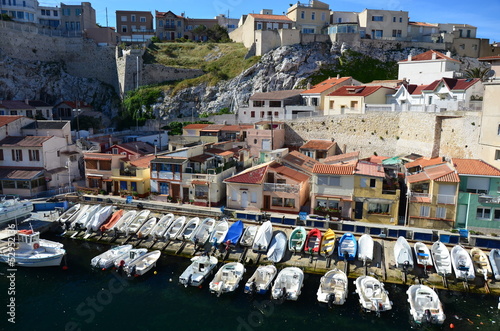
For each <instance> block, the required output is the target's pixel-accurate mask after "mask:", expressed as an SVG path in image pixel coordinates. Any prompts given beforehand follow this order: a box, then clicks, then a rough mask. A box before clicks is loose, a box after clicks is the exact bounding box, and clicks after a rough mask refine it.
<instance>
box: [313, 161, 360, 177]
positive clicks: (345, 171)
mask: <svg viewBox="0 0 500 331" xmlns="http://www.w3.org/2000/svg"><path fill="white" fill-rule="evenodd" d="M355 170H356V167H355V165H353V164H348V165H338V164H322V163H317V164H315V165H314V168H313V173H315V174H320V175H353V174H354V171H355Z"/></svg>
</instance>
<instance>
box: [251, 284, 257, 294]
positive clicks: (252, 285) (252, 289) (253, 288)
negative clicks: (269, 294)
mask: <svg viewBox="0 0 500 331" xmlns="http://www.w3.org/2000/svg"><path fill="white" fill-rule="evenodd" d="M255 292H257V286H256V285H255V282H252V284H250V293H251V294H254V293H255Z"/></svg>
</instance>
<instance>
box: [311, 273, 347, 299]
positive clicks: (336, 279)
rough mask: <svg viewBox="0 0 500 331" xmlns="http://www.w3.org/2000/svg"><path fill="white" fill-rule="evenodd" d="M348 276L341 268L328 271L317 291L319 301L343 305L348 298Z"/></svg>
mask: <svg viewBox="0 0 500 331" xmlns="http://www.w3.org/2000/svg"><path fill="white" fill-rule="evenodd" d="M347 285H348V283H347V276H346V274H345V273H344V272H343V271H342V270H339V269H333V270H330V271H328V272H327V273H326V274H325V275H324V276H323V277H321V280H320V282H319V288H318V291H317V292H316V296H317V297H318V301H319V302H323V303H328V304H329V305H331V304H335V305H343V304H344V303H345V301H346V299H347V293H348V291H347Z"/></svg>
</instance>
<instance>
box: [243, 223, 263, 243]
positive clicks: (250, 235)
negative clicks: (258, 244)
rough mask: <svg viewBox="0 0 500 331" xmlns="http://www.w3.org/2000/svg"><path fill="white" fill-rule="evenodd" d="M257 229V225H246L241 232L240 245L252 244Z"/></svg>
mask: <svg viewBox="0 0 500 331" xmlns="http://www.w3.org/2000/svg"><path fill="white" fill-rule="evenodd" d="M258 229H259V227H258V226H257V225H250V226H249V227H246V228H245V232H243V235H242V236H241V240H240V246H243V247H250V246H252V244H253V241H254V239H255V235H256V234H257V230H258Z"/></svg>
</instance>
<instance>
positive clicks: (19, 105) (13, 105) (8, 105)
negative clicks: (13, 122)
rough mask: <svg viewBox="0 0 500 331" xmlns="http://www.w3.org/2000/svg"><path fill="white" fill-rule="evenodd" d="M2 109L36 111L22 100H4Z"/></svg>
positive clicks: (1, 104) (1, 105) (0, 104)
mask: <svg viewBox="0 0 500 331" xmlns="http://www.w3.org/2000/svg"><path fill="white" fill-rule="evenodd" d="M0 108H4V109H35V107H33V106H30V105H29V104H27V103H26V102H24V101H20V100H2V102H1V103H0Z"/></svg>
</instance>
